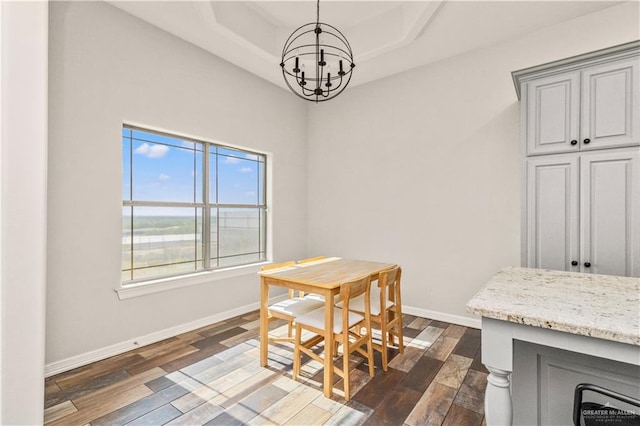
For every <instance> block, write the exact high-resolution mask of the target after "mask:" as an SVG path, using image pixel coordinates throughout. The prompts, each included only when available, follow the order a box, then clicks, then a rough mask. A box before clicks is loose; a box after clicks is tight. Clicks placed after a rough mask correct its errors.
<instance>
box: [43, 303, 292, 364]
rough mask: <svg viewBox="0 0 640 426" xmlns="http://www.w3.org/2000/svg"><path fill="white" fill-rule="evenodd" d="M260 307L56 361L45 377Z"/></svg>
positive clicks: (212, 317) (251, 306)
mask: <svg viewBox="0 0 640 426" xmlns="http://www.w3.org/2000/svg"><path fill="white" fill-rule="evenodd" d="M286 297H288V296H287V294H286V293H285V294H283V295H280V296H276V297H273V298H270V299H269V303H270V304H271V303H276V302H279V301H280V300H284V299H285V298H286ZM259 307H260V303H259V302H256V303H250V304H248V305H244V306H240V307H238V308H234V309H231V310H229V311H225V312H221V313H218V314H215V315H211V316H208V317H205V318H201V319H199V320H196V321H191V322H188V323H186V324H181V325H178V326H175V327H170V328H167V329H165V330H160V331H156V332H153V333H150V334H147V335H145V336H140V337H136V338H132V339H129V340H126V341H124V342H120V343H116V344H115V345H111V346H107V347H105V348H101V349H96V350H93V351H90V352H86V353H83V354H80V355H76V356H72V357H70V358H67V359H63V360H61V361H55V362H52V363H51V364H46V365H45V366H44V375H45V377H50V376H54V375H56V374H60V373H63V372H65V371H69V370H73V369H74V368H78V367H82V366H83V365H87V364H91V363H92V362H96V361H100V360H103V359H106V358H109V357H112V356H115V355H119V354H121V353H124V352H127V351H130V350H133V349H138V348H140V347H142V346H146V345H150V344H152V343H156V342H159V341H161V340H164V339H168V338H170V337H174V336H177V335H178V334H182V333H187V332H189V331H192V330H196V329H198V328H201V327H206V326H208V325H211V324H215V323H216V322H220V321H224V320H226V319H229V318H233V317H236V316H238V315H242V314H246V313H247V312H251V311H254V310H256V309H258V308H259Z"/></svg>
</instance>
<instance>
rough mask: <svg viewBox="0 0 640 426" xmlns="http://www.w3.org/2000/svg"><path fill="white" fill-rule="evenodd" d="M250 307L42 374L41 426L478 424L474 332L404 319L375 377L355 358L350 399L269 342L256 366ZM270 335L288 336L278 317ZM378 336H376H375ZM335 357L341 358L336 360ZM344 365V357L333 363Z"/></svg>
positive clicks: (482, 382) (482, 376) (482, 378)
mask: <svg viewBox="0 0 640 426" xmlns="http://www.w3.org/2000/svg"><path fill="white" fill-rule="evenodd" d="M258 316H259V314H258V312H257V311H256V312H252V313H249V314H246V315H242V316H239V317H236V318H232V319H230V320H227V321H223V322H220V323H217V324H213V325H210V326H208V327H204V328H201V329H198V330H195V331H192V332H189V333H185V334H181V335H179V336H176V337H173V338H170V339H167V340H163V341H161V342H158V343H155V344H152V345H149V346H145V347H142V348H139V349H136V350H133V351H130V352H127V353H124V354H121V355H118V356H114V357H112V358H109V359H106V360H103V361H100V362H96V363H93V364H90V365H87V366H84V367H81V368H77V369H75V370H72V371H68V372H65V373H62V374H59V375H57V376H53V377H50V378H48V379H46V383H45V384H46V392H45V422H46V424H47V425H86V424H91V425H121V424H127V425H162V424H180V425H225V426H228V425H241V424H250V425H265V424H268V425H272V424H276V425H285V424H286V425H321V424H339V425H353V424H366V425H376V426H377V425H410V426H417V425H471V426H474V425H478V426H480V425H483V424H484V411H483V400H484V389H485V386H486V378H487V371H486V370H485V369H484V367H483V366H482V364H481V363H480V331H479V330H476V329H472V328H465V327H461V326H457V325H452V324H448V323H444V322H440V321H432V320H429V319H425V318H419V317H415V316H411V315H405V316H404V324H405V328H404V332H405V343H406V345H407V347H406V349H405V353H404V354H403V355H400V354H399V353H398V352H397V350H395V349H390V351H391V353H390V357H391V359H392V360H391V362H390V364H389V371H388V372H386V373H385V372H383V371H382V368H381V364H380V356H379V354H376V359H375V367H376V368H375V371H376V374H375V377H374V378H370V377H369V374H368V372H367V366H366V365H365V363H364V360H363V359H362V358H358V357H357V356H354V358H355V359H354V361H353V369H352V397H351V401H349V402H345V400H344V398H343V394H342V392H341V389H342V382H341V381H340V380H339V379H338V377H337V376H336V386H335V395H334V397H333V398H331V399H328V398H325V397H324V396H323V394H322V366H321V365H320V364H319V363H316V362H315V361H310V359H309V358H306V363H305V364H304V365H303V372H302V377H300V378H299V381H293V380H292V379H291V370H292V362H293V361H292V356H293V347H292V346H289V345H288V344H283V345H277V346H270V348H269V367H268V368H263V367H260V365H259V359H260V355H259V351H258V342H259V341H258V328H259V318H258ZM273 328H274V331H273V332H274V333H276V334H277V333H285V327H283V326H282V323H280V324H278V323H274V324H273ZM374 336H375V334H374ZM336 362H339V363H341V362H342V361H341V359H338V360H337V361H336ZM336 365H340V364H336Z"/></svg>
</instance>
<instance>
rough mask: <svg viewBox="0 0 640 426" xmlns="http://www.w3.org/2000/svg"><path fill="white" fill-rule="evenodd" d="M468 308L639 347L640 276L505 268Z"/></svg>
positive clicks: (473, 310)
mask: <svg viewBox="0 0 640 426" xmlns="http://www.w3.org/2000/svg"><path fill="white" fill-rule="evenodd" d="M467 310H468V311H469V312H471V313H473V314H476V315H481V316H483V317H487V318H494V319H498V320H503V321H510V322H515V323H519V324H526V325H531V326H535V327H542V328H548V329H553V330H558V331H563V332H567V333H573V334H580V335H584V336H591V337H597V338H601V339H606V340H612V341H616V342H622V343H629V344H632V345H636V346H640V278H632V277H617V276H612V275H598V274H584V273H578V272H565V271H550V270H544V269H529V268H515V267H514V268H504V269H502V270H501V271H500V272H498V273H497V274H496V275H495V276H494V277H493V278H492V279H491V280H490V281H489V282H488V283H487V284H486V285H485V286H484V288H482V289H481V290H480V292H478V294H476V295H475V296H474V297H473V299H471V300H470V301H469V302H468V303H467Z"/></svg>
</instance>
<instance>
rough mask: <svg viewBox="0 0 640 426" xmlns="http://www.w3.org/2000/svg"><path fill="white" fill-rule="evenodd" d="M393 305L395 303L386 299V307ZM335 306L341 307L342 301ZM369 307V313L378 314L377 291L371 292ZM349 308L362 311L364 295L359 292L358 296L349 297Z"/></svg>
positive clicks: (378, 299) (378, 301)
mask: <svg viewBox="0 0 640 426" xmlns="http://www.w3.org/2000/svg"><path fill="white" fill-rule="evenodd" d="M394 305H395V303H393V302H392V301H390V300H387V309H388V308H391V307H392V306H394ZM336 306H337V307H342V302H340V303H338V304H337V305H336ZM370 309H371V315H375V316H378V315H380V294H379V293H374V292H371V308H370ZM349 310H351V311H356V312H364V295H362V294H361V295H360V296H358V297H355V298H353V299H351V301H350V302H349Z"/></svg>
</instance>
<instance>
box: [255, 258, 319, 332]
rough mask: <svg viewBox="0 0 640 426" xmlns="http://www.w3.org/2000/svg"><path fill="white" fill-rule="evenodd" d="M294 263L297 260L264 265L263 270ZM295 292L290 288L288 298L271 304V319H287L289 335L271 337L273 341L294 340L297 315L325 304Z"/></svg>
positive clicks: (284, 266) (285, 266)
mask: <svg viewBox="0 0 640 426" xmlns="http://www.w3.org/2000/svg"><path fill="white" fill-rule="evenodd" d="M294 265H295V262H294V261H293V260H291V261H288V262H283V263H275V264H271V265H266V266H263V267H262V270H263V271H268V270H272V269H279V268H287V267H291V266H294ZM293 293H294V292H293V290H292V289H290V290H289V298H288V299H285V300H283V301H281V302H278V303H274V304H273V305H269V321H273V320H275V319H278V318H279V319H283V320H285V321H287V323H288V324H287V326H288V328H287V337H269V340H270V341H272V342H277V341H288V342H293V323H294V321H295V319H296V317H298V316H300V315H303V314H306V313H307V312H310V311H313V310H314V309H318V308H320V307H322V306H324V302H323V301H320V300H315V299H310V298H305V297H295V295H294V294H293Z"/></svg>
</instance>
